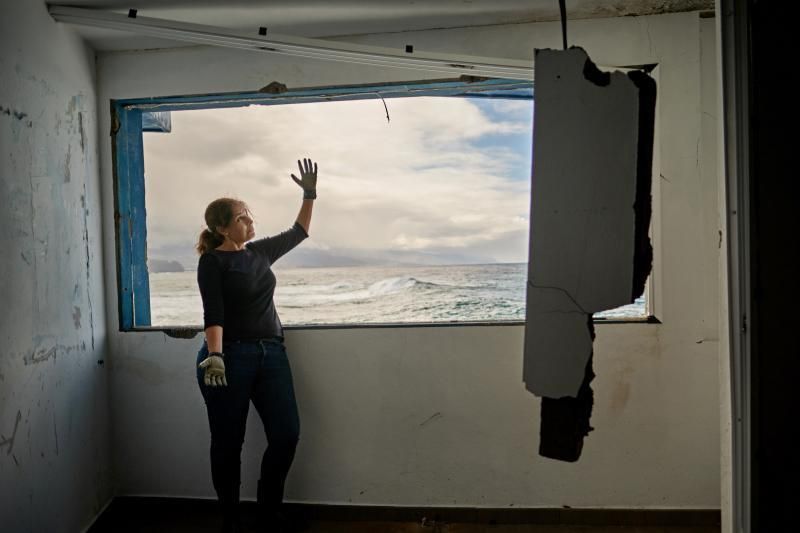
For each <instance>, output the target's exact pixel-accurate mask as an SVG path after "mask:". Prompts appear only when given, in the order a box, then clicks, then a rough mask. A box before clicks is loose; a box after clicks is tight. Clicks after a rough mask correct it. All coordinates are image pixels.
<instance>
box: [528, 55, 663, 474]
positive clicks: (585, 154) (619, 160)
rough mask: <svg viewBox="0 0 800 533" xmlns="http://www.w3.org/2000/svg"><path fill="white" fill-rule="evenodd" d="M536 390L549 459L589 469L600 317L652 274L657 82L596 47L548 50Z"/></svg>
mask: <svg viewBox="0 0 800 533" xmlns="http://www.w3.org/2000/svg"><path fill="white" fill-rule="evenodd" d="M534 62H535V64H536V78H535V82H534V84H535V87H536V112H535V113H534V126H533V165H532V177H531V208H530V212H531V224H530V225H531V232H530V244H529V253H528V257H529V264H528V284H527V291H526V292H527V294H526V302H527V303H526V321H525V355H524V361H523V381H524V382H525V387H526V388H527V389H528V390H529V391H531V392H532V393H534V394H536V395H537V396H539V397H541V398H542V409H541V413H542V414H541V417H542V422H541V431H540V443H539V453H540V454H541V455H542V456H544V457H549V458H553V459H560V460H564V461H577V460H578V458H579V457H580V454H581V450H582V448H583V440H584V438H585V437H586V436H587V435H588V433H589V431H591V429H592V428H591V425H590V417H591V412H592V406H593V403H594V402H593V396H592V390H591V385H590V383H591V381H592V379H593V378H594V375H595V374H594V371H593V368H592V367H593V365H592V351H593V347H592V343H593V341H594V339H595V332H594V327H593V324H592V316H593V314H594V313H599V312H601V311H605V310H608V309H615V308H618V307H621V306H623V305H627V304H630V303H633V302H634V300H635V299H636V298H638V297H639V296H640V295H641V294H643V292H644V289H645V281H646V279H647V277H648V275H649V274H650V272H651V267H652V260H653V248H652V245H651V242H650V238H649V236H648V230H649V228H650V222H651V220H650V219H651V216H650V215H651V211H652V209H651V203H652V196H651V183H652V169H653V164H652V163H653V161H652V160H653V157H652V154H653V128H654V118H655V102H656V85H655V81H654V80H653V79H652V78H651V77H650V76H649V75H648V74H647V73H645V72H644V71H643V70H636V69H634V70H631V71H630V72H628V73H624V72H621V71H619V70H617V71H615V72H611V73H608V72H602V71H600V70H599V69H598V68H597V66H596V65H595V64H594V63H593V62H592V60H591V58H590V57H589V56H588V54H587V53H586V51H585V50H583V49H582V48H579V47H572V48H569V49H568V50H554V49H543V50H536V53H535V61H534Z"/></svg>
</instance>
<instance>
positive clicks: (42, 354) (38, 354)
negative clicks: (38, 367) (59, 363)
mask: <svg viewBox="0 0 800 533" xmlns="http://www.w3.org/2000/svg"><path fill="white" fill-rule="evenodd" d="M57 352H58V346H53V347H52V348H50V349H49V350H37V351H34V352H31V353H29V354H27V355H26V356H25V357H24V358H23V359H24V360H25V364H26V365H31V364H36V363H41V362H43V361H47V360H48V359H50V358H53V359H55V358H56V355H57Z"/></svg>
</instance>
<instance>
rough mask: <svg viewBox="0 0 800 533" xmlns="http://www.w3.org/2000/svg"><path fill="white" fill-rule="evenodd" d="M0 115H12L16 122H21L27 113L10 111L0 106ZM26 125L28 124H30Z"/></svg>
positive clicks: (8, 108)
mask: <svg viewBox="0 0 800 533" xmlns="http://www.w3.org/2000/svg"><path fill="white" fill-rule="evenodd" d="M0 114H3V115H7V116H11V115H14V118H15V119H17V120H23V119H24V118H25V117H27V116H28V114H27V113H23V112H22V111H17V110H16V109H11V108H10V107H3V106H1V105H0ZM28 124H30V122H29V123H28Z"/></svg>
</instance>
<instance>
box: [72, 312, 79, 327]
mask: <svg viewBox="0 0 800 533" xmlns="http://www.w3.org/2000/svg"><path fill="white" fill-rule="evenodd" d="M72 322H73V323H74V324H75V329H81V308H80V307H77V306H73V307H72Z"/></svg>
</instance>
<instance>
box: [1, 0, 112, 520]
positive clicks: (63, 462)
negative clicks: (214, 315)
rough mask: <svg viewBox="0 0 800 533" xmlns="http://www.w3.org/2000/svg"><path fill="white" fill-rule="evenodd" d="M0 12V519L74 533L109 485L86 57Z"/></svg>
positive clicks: (37, 24)
mask: <svg viewBox="0 0 800 533" xmlns="http://www.w3.org/2000/svg"><path fill="white" fill-rule="evenodd" d="M12 13H13V15H12ZM0 14H1V15H2V16H0V51H2V54H1V55H0V178H1V179H2V181H0V199H2V209H0V228H2V230H1V231H0V249H2V251H3V252H2V254H0V299H2V309H1V310H0V342H2V350H0V529H2V530H3V531H6V532H12V531H13V532H23V531H25V532H27V531H31V532H33V531H53V532H59V531H64V532H74V531H80V530H81V529H82V528H84V527H86V526H87V525H88V524H89V523H90V521H91V520H92V519H93V517H94V516H95V515H96V514H97V513H98V512H99V511H100V510H101V508H102V507H103V506H104V505H105V504H106V503H107V502H108V501H109V500H110V498H111V496H112V488H111V473H110V467H111V461H110V459H109V454H110V449H109V435H110V430H109V418H108V415H109V401H108V380H107V373H108V369H107V367H106V365H105V364H98V361H104V360H105V359H106V320H105V305H104V288H103V269H102V261H101V258H102V253H101V244H102V239H101V226H100V194H99V181H98V163H97V161H98V157H97V147H98V144H97V113H96V109H97V101H96V98H95V57H94V51H93V50H91V49H89V48H87V47H86V46H85V45H84V44H83V42H82V40H81V39H80V38H79V37H78V36H76V35H75V34H74V32H73V31H72V30H70V29H68V28H65V27H64V26H62V25H58V24H56V23H55V22H53V20H52V19H51V18H50V16H49V15H48V13H47V10H46V7H45V6H44V3H42V2H27V1H24V0H9V1H4V2H3V5H2V7H1V8H0Z"/></svg>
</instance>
